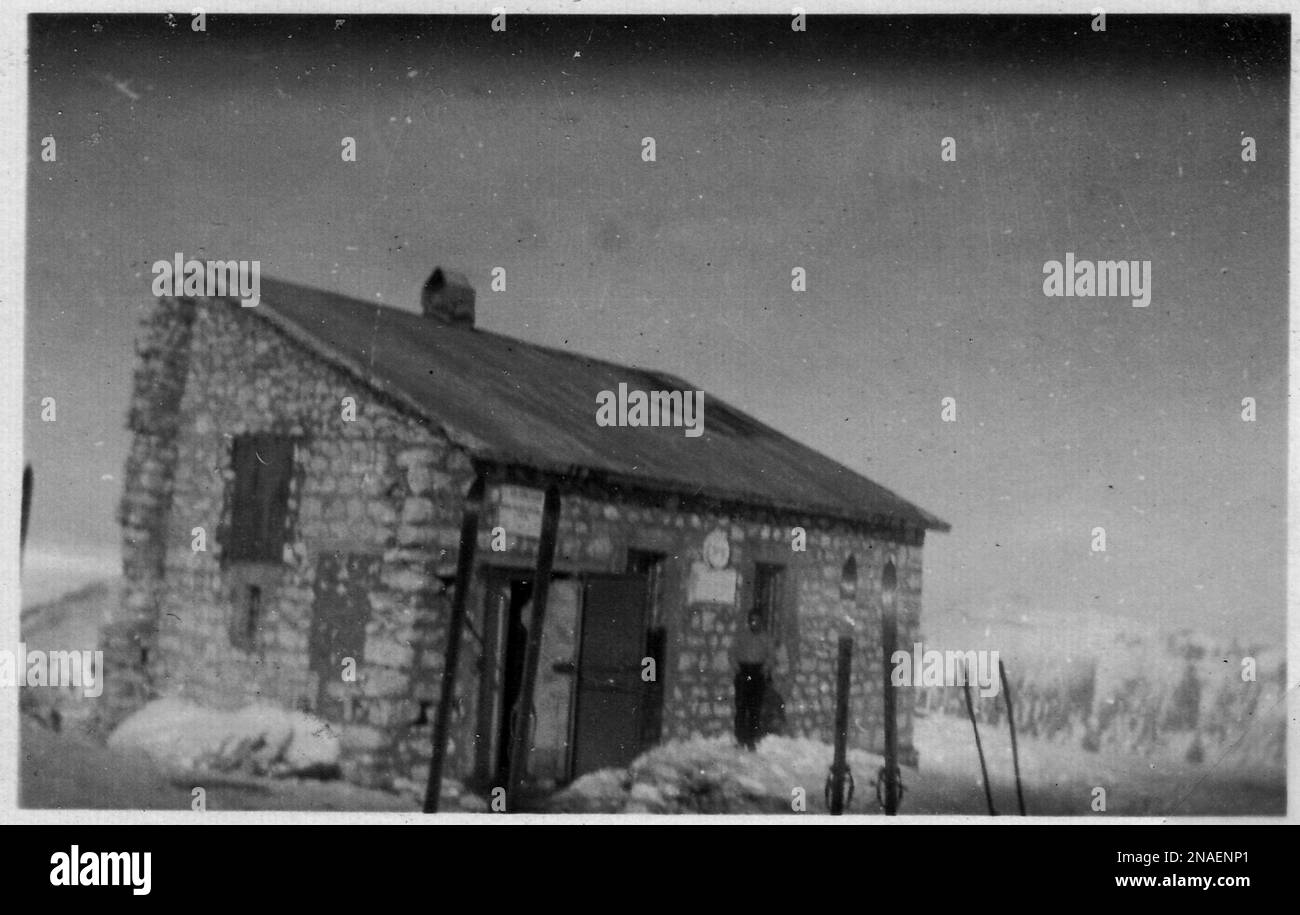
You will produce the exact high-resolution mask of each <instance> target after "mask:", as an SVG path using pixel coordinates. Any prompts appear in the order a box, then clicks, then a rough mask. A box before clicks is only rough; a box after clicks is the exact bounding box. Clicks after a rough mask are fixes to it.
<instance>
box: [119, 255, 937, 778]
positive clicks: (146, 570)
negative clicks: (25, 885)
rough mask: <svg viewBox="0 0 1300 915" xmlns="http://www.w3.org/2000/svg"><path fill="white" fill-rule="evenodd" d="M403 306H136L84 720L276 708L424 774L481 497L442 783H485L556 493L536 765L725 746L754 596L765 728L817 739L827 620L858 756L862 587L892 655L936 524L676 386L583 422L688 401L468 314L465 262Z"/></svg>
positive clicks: (502, 757) (864, 690) (622, 369)
mask: <svg viewBox="0 0 1300 915" xmlns="http://www.w3.org/2000/svg"><path fill="white" fill-rule="evenodd" d="M420 304H421V307H420V308H418V309H416V308H413V309H412V310H410V311H408V310H405V309H398V308H392V307H387V306H382V305H377V304H375V303H373V302H365V301H360V300H356V299H351V298H346V297H344V296H340V295H337V294H333V293H329V292H324V291H319V290H315V289H309V288H305V287H302V286H298V285H294V284H290V283H285V282H278V281H272V280H266V279H264V280H263V281H262V295H261V301H260V304H258V305H256V306H255V307H241V305H240V302H239V301H238V300H237V299H225V298H162V299H159V300H158V301H157V304H156V307H155V308H154V309H153V310H152V312H151V313H150V315H149V316H148V317H147V319H146V321H145V325H144V328H143V333H142V335H141V339H140V343H139V345H138V365H137V370H136V376H135V390H134V397H133V400H132V405H131V410H130V416H129V427H130V429H131V431H132V432H133V434H134V438H133V445H132V448H131V452H130V456H129V458H128V461H127V466H126V473H125V491H124V494H123V497H122V503H121V510H120V520H121V524H122V532H123V547H124V576H125V580H126V598H125V601H124V605H123V609H122V611H121V613H120V615H119V617H118V618H117V619H115V620H113V621H112V622H111V623H110V624H109V625H108V627H107V628H106V630H105V648H106V660H107V662H108V664H109V668H108V675H107V678H106V686H107V691H106V692H105V695H104V698H103V699H102V700H101V701H102V702H103V703H104V705H103V715H102V716H101V723H102V724H103V725H104V726H105V727H108V726H111V724H112V723H113V722H115V721H118V720H120V719H121V718H122V717H123V716H124V715H126V714H128V713H129V712H130V711H132V710H133V709H135V708H138V707H139V706H140V705H141V704H142V703H144V702H145V701H148V700H149V699H151V698H155V697H159V696H179V697H184V698H188V699H191V700H193V701H196V702H199V703H202V704H206V705H209V706H213V707H220V708H237V707H240V706H242V705H245V704H247V703H249V702H252V701H263V702H272V703H277V704H281V705H283V706H285V707H292V708H298V709H302V710H307V711H310V712H312V713H313V714H315V715H317V716H319V717H321V718H323V719H325V720H326V721H328V722H330V723H331V725H332V726H334V727H335V728H336V729H337V732H338V734H339V735H340V740H341V744H342V748H343V768H344V773H345V775H346V776H347V777H348V778H351V779H353V780H355V781H358V782H360V783H363V784H370V785H376V786H389V787H393V786H397V787H401V786H403V785H412V784H414V785H421V784H423V779H424V778H425V776H426V773H427V771H428V767H429V760H430V744H431V727H432V726H433V724H432V723H433V722H434V720H435V718H436V713H437V711H438V706H439V700H440V690H441V686H440V684H441V681H442V671H443V666H444V663H445V660H446V648H447V643H448V633H449V619H450V618H451V608H452V605H453V596H454V593H455V591H456V587H457V566H458V558H459V553H460V550H461V535H462V520H463V518H464V517H465V514H466V512H467V510H468V507H469V504H470V503H469V502H468V501H467V498H468V497H469V496H470V495H471V494H472V490H475V489H476V488H477V489H478V491H480V492H481V493H482V497H481V500H482V508H481V511H480V512H479V515H480V517H481V521H480V524H479V527H478V537H477V541H471V542H470V543H471V546H472V547H473V549H472V550H467V551H466V552H467V554H468V555H469V556H470V557H472V563H471V564H470V565H469V566H468V568H469V570H470V572H469V578H468V580H467V583H466V584H467V587H466V600H465V623H464V629H463V634H462V636H461V638H460V642H461V645H462V648H461V650H460V652H459V663H458V665H457V671H456V676H455V680H454V682H455V692H454V704H452V705H451V706H450V707H449V723H450V726H449V730H448V734H449V741H448V755H447V765H446V772H447V774H448V775H449V776H454V777H456V778H459V779H461V780H463V781H465V782H467V783H468V784H470V785H473V786H489V785H493V784H501V781H500V779H501V777H502V773H503V772H504V768H505V766H506V765H507V757H508V755H509V753H510V746H511V741H510V739H509V737H510V735H511V733H512V731H511V722H512V716H511V710H512V708H514V707H515V705H516V703H515V699H516V697H517V696H518V695H519V694H520V690H521V688H522V687H521V671H523V670H524V666H523V659H524V654H525V646H526V645H527V640H528V636H529V629H528V627H529V625H530V624H531V614H530V610H529V608H530V607H531V606H532V597H533V594H534V593H535V589H536V586H537V581H536V579H537V566H538V559H539V555H538V554H539V550H540V549H541V548H542V547H541V544H542V540H543V534H542V530H541V528H542V525H543V520H544V519H543V517H542V516H543V514H544V512H543V507H544V502H545V498H544V496H543V492H544V491H545V490H551V491H553V492H555V493H558V499H559V512H558V528H557V529H556V530H555V533H554V537H553V551H554V552H553V561H552V563H551V565H552V573H551V575H550V576H549V579H548V585H549V590H548V597H549V600H548V601H547V602H546V603H547V611H546V615H545V618H544V623H543V626H542V627H541V629H542V635H541V638H540V643H539V646H540V647H539V649H538V655H537V665H536V671H537V672H536V677H535V680H534V686H533V702H532V716H531V725H530V727H531V733H530V739H529V746H530V751H529V753H530V755H529V758H528V761H527V763H526V766H527V772H528V774H529V776H530V777H531V778H534V779H537V780H540V781H545V782H556V783H563V782H565V781H568V780H570V779H572V778H574V777H576V776H578V775H580V774H582V773H584V772H587V771H591V770H593V769H596V768H600V767H603V766H608V765H621V764H626V763H627V762H628V761H630V760H631V759H632V758H633V757H634V756H635V755H637V754H638V753H639V752H641V751H642V750H643V749H645V748H647V747H648V746H650V745H652V744H654V743H655V742H658V741H662V740H667V739H672V738H683V737H688V736H691V735H722V734H728V733H730V732H731V731H732V728H733V717H734V713H735V708H734V702H733V670H734V668H733V654H732V653H733V641H734V639H735V636H736V633H737V631H738V629H739V627H741V626H742V625H744V624H745V621H746V620H747V619H748V616H749V614H750V612H751V611H758V612H759V613H760V614H761V615H762V619H763V620H764V621H765V624H766V632H767V634H768V637H769V638H770V639H771V642H772V644H773V646H774V649H775V650H774V657H775V658H776V663H775V665H774V668H773V671H772V674H773V676H772V684H771V691H770V694H769V700H770V702H771V704H772V705H773V706H774V708H767V709H765V715H766V717H767V720H768V726H769V728H770V729H772V730H779V731H784V732H785V733H788V734H791V735H807V736H810V737H815V738H818V739H821V740H825V741H830V740H831V739H832V728H833V719H834V681H835V676H834V666H835V652H836V636H837V635H838V634H840V633H846V632H851V634H853V635H854V638H855V645H856V656H855V660H854V666H853V681H852V691H851V695H852V706H851V716H852V721H851V727H850V740H851V743H852V744H853V745H855V746H859V747H863V748H867V749H876V750H879V749H880V747H881V744H882V740H883V737H882V727H883V724H882V695H881V694H882V686H881V680H882V659H881V642H880V639H881V583H882V579H883V578H884V577H885V575H886V574H887V573H886V566H887V564H889V563H892V564H893V568H892V569H890V570H889V572H888V574H889V575H890V577H891V578H893V577H894V576H895V574H896V580H897V590H896V595H897V597H896V601H895V605H896V608H897V618H898V640H899V644H900V645H904V646H906V645H910V644H911V642H912V640H913V638H914V637H915V635H916V633H917V627H918V617H919V613H920V607H921V550H922V544H923V541H924V538H925V533H926V531H928V530H940V531H943V530H947V525H945V524H944V523H943V522H942V521H940V520H938V519H937V518H935V517H934V516H932V515H930V514H928V513H927V512H925V511H923V510H921V509H919V508H917V507H915V506H914V505H912V504H910V503H908V502H906V501H904V500H903V499H901V498H899V497H898V496H896V495H894V494H893V493H892V492H890V491H889V490H887V489H884V488H883V487H881V486H879V485H877V484H875V483H873V482H871V481H870V480H867V479H865V478H863V477H861V476H859V475H858V474H856V473H853V472H852V471H850V470H848V469H846V468H845V467H843V466H841V465H839V464H837V463H836V462H834V461H832V460H830V459H828V458H826V457H824V456H822V455H821V454H818V453H816V452H814V451H812V450H810V449H808V448H806V447H804V446H802V445H800V444H798V443H796V442H794V441H792V440H791V439H789V438H787V437H786V436H784V435H782V434H780V433H778V432H776V431H774V430H773V429H771V428H769V427H767V426H765V425H763V424H762V423H760V422H758V421H756V420H754V419H752V418H751V417H749V416H746V415H745V414H744V413H741V412H740V411H738V410H735V409H733V408H731V407H729V406H727V405H726V404H725V403H723V402H722V401H720V400H717V399H715V398H713V397H711V396H706V395H701V396H703V397H704V400H703V409H702V416H703V423H702V429H703V432H702V434H694V435H688V434H685V433H686V428H685V427H684V425H683V420H682V417H680V416H679V415H678V414H677V413H676V412H675V411H676V410H677V401H674V400H672V399H671V398H670V397H665V398H664V399H663V400H661V401H660V405H661V406H663V407H664V410H663V412H662V414H661V417H660V418H661V420H662V422H661V423H660V424H659V425H658V426H649V425H644V424H642V425H639V426H638V425H632V424H631V420H632V416H631V415H629V416H627V417H624V416H623V415H620V416H619V419H620V420H625V419H626V420H628V422H627V423H623V424H619V423H616V424H613V425H601V424H598V423H597V421H596V414H597V406H598V403H599V398H600V397H601V396H602V392H608V393H610V394H611V395H612V393H613V392H619V393H618V396H619V397H622V396H623V392H635V391H642V392H684V393H686V394H690V393H692V392H694V391H695V389H694V388H693V387H692V386H691V385H689V384H688V383H686V382H684V381H682V380H680V379H677V378H673V377H671V376H668V375H664V374H659V373H654V372H649V371H645V370H642V369H637V368H632V367H628V366H622V365H616V364H613V363H610V362H605V361H601V360H599V359H594V358H591V357H587V356H583V355H579V354H576V353H572V352H566V351H562V350H557V349H551V348H547V347H543V346H538V345H535V344H532V343H527V342H525V341H522V340H517V339H513V338H511V337H508V336H504V335H501V334H498V333H493V332H488V331H485V330H482V329H479V328H476V327H475V326H474V295H473V290H472V288H469V286H468V283H467V281H465V280H464V278H463V277H459V276H458V275H457V274H453V273H444V272H443V271H441V270H439V271H437V272H436V273H435V274H434V276H432V277H431V278H430V280H429V282H428V283H426V285H425V287H424V289H423V291H422V294H421V303H420ZM621 386H622V387H621ZM629 397H630V395H629ZM670 405H671V406H670ZM619 409H620V413H621V411H622V409H623V408H622V406H620V408H619ZM629 413H630V414H631V413H634V410H633V411H629ZM641 418H642V419H644V415H643V416H642V417H641ZM476 481H478V482H477V484H476ZM475 498H476V499H477V498H478V496H475ZM476 504H477V503H476ZM647 672H649V673H650V675H649V676H647ZM772 697H774V698H772ZM898 706H899V727H898V734H899V744H900V750H901V757H902V759H903V760H904V762H907V761H909V760H915V752H914V750H913V749H912V742H911V734H912V721H911V711H910V703H906V702H899V703H898ZM769 712H770V713H771V714H768V713H769Z"/></svg>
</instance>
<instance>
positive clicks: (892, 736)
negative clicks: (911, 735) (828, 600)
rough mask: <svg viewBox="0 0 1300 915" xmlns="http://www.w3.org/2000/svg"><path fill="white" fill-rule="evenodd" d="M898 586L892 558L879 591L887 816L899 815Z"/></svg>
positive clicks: (882, 578) (883, 774)
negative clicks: (894, 667)
mask: <svg viewBox="0 0 1300 915" xmlns="http://www.w3.org/2000/svg"><path fill="white" fill-rule="evenodd" d="M897 586H898V573H897V571H896V570H895V569H894V561H893V560H892V559H891V560H889V561H888V562H886V563H885V571H884V574H883V575H882V576H881V588H880V647H881V650H882V653H883V654H884V659H883V660H884V663H882V664H881V670H883V671H884V679H883V683H884V699H885V703H884V704H885V769H884V772H883V773H882V778H883V780H884V783H885V785H884V787H885V791H884V795H885V814H886V815H887V816H894V815H895V814H897V813H898V794H899V791H898V778H899V774H900V773H899V770H898V717H897V716H898V710H897V708H896V703H895V696H894V680H893V677H892V673H893V665H894V650H895V648H896V647H897V644H898V617H897V615H896V614H895V611H894V592H895V590H896V588H897Z"/></svg>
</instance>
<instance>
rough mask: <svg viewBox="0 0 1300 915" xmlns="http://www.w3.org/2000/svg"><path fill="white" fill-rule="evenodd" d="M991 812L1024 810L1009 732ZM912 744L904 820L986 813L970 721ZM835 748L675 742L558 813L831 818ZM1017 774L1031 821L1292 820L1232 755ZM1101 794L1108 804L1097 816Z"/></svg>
mask: <svg viewBox="0 0 1300 915" xmlns="http://www.w3.org/2000/svg"><path fill="white" fill-rule="evenodd" d="M980 737H981V740H982V741H983V744H984V753H985V759H986V762H987V765H988V768H989V778H990V782H991V784H992V787H993V797H994V809H995V810H996V811H997V812H998V813H999V814H1001V815H1005V814H1015V813H1016V812H1017V802H1016V790H1015V776H1014V767H1013V765H1012V758H1011V741H1010V737H1009V735H1008V734H1007V733H1006V732H1005V730H1004V729H1000V730H994V729H990V728H987V727H986V728H982V729H981V732H980ZM914 740H915V743H916V747H917V749H918V751H919V752H920V755H921V766H920V769H919V770H918V769H907V768H905V769H903V785H904V789H905V790H904V795H903V802H902V806H901V807H900V810H899V812H900V813H904V814H916V815H939V814H946V815H954V814H970V815H975V816H982V815H987V805H986V801H985V795H984V787H983V782H982V780H981V777H980V766H979V757H978V755H977V753H976V750H975V743H974V739H973V736H972V734H971V729H970V724H969V722H968V721H966V720H964V719H961V718H954V717H949V716H933V717H928V718H918V719H917V720H916V725H915V734H914ZM831 755H832V749H831V747H830V746H829V745H827V744H824V743H819V742H817V741H814V740H808V739H805V738H798V739H795V738H788V737H774V736H773V737H766V738H764V739H763V740H762V741H761V742H760V743H759V745H758V749H757V750H756V751H754V752H752V753H751V752H747V751H745V750H743V749H741V748H739V747H738V746H736V745H735V743H734V742H733V741H732V740H731V739H730V738H712V739H704V738H697V739H693V740H686V741H672V742H670V743H667V744H664V745H662V746H660V747H656V748H655V749H653V750H651V751H649V752H648V753H646V754H644V755H643V756H641V757H639V758H638V759H637V760H635V761H634V762H633V763H632V765H631V766H630V767H629V768H628V769H606V770H601V771H599V772H593V773H590V774H588V775H585V776H583V777H582V778H580V779H578V780H576V781H575V782H574V783H573V784H571V785H570V786H569V787H568V788H566V789H565V790H563V791H561V792H559V793H558V794H556V795H555V796H554V797H553V798H552V799H551V803H550V808H549V809H551V810H552V811H556V812H583V813H798V812H800V811H799V810H796V806H797V805H796V804H795V803H794V800H795V799H796V798H797V797H799V796H800V795H799V789H802V796H803V797H804V798H805V809H806V811H807V812H808V813H826V812H827V809H826V803H825V800H824V794H823V791H824V785H825V781H826V776H827V774H828V770H829V768H830V762H831ZM882 765H883V760H882V759H881V757H879V756H877V755H875V754H870V753H865V752H862V751H860V750H853V751H850V753H849V767H850V769H851V771H852V773H853V777H854V780H855V782H856V792H855V794H854V798H853V801H852V803H851V805H850V807H849V811H848V812H849V813H852V814H879V813H881V809H880V807H879V805H878V803H877V801H876V796H875V784H874V783H875V779H876V774H877V772H878V771H879V770H880V768H881V766H882ZM1020 768H1021V776H1022V789H1023V792H1024V795H1025V804H1026V811H1027V813H1028V814H1029V815H1030V816H1035V815H1040V816H1041V815H1051V816H1076V817H1096V816H1208V815H1218V816H1231V815H1257V816H1262V815H1277V816H1281V815H1283V814H1285V812H1286V781H1285V773H1284V772H1282V771H1280V770H1269V769H1263V768H1254V769H1251V768H1244V769H1243V768H1241V767H1239V766H1237V765H1235V764H1233V762H1232V759H1231V758H1227V759H1224V760H1214V759H1207V760H1206V762H1205V764H1203V765H1200V766H1195V765H1191V764H1189V763H1186V762H1185V761H1183V759H1182V756H1181V753H1179V752H1176V751H1175V752H1171V753H1169V754H1168V756H1167V758H1160V759H1154V758H1134V757H1127V756H1121V755H1118V754H1114V753H1106V752H1101V753H1088V752H1085V751H1083V750H1082V749H1080V748H1079V747H1077V746H1072V745H1068V744H1061V743H1053V742H1050V741H1046V740H1038V739H1028V740H1021V742H1020ZM1096 788H1103V789H1104V790H1105V792H1106V794H1105V799H1106V808H1105V810H1104V811H1101V810H1095V809H1094V803H1095V801H1096V799H1097V797H1098V795H1097V794H1096V793H1095V789H1096Z"/></svg>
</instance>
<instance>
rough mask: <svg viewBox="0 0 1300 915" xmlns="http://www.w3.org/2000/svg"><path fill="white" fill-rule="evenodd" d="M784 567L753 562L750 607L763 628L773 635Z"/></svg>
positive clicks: (777, 622)
mask: <svg viewBox="0 0 1300 915" xmlns="http://www.w3.org/2000/svg"><path fill="white" fill-rule="evenodd" d="M784 578H785V569H784V568H783V567H781V566H778V565H770V564H768V563H766V562H758V563H755V564H754V603H753V606H752V607H750V611H751V612H752V613H757V614H758V615H759V616H760V617H762V620H763V628H764V629H766V630H767V631H768V632H771V633H773V635H775V634H776V633H777V632H778V631H779V623H780V620H781V615H780V614H781V591H782V584H783V580H784Z"/></svg>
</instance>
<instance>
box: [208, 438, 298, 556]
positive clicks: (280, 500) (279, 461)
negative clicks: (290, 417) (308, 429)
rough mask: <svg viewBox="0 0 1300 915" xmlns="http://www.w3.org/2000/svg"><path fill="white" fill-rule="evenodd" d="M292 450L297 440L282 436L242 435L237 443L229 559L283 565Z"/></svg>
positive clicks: (235, 446)
mask: <svg viewBox="0 0 1300 915" xmlns="http://www.w3.org/2000/svg"><path fill="white" fill-rule="evenodd" d="M293 450H294V441H293V439H292V438H289V437H287V436H282V435H241V436H239V437H238V438H236V439H235V441H234V446H233V451H232V455H231V463H232V464H233V466H234V471H235V480H234V487H233V491H232V496H231V514H230V533H229V542H228V543H226V544H223V548H224V555H225V557H226V558H227V559H232V560H242V561H247V562H280V561H281V559H282V556H283V552H284V542H285V523H286V519H287V517H288V512H289V483H290V480H291V479H292V476H293Z"/></svg>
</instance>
